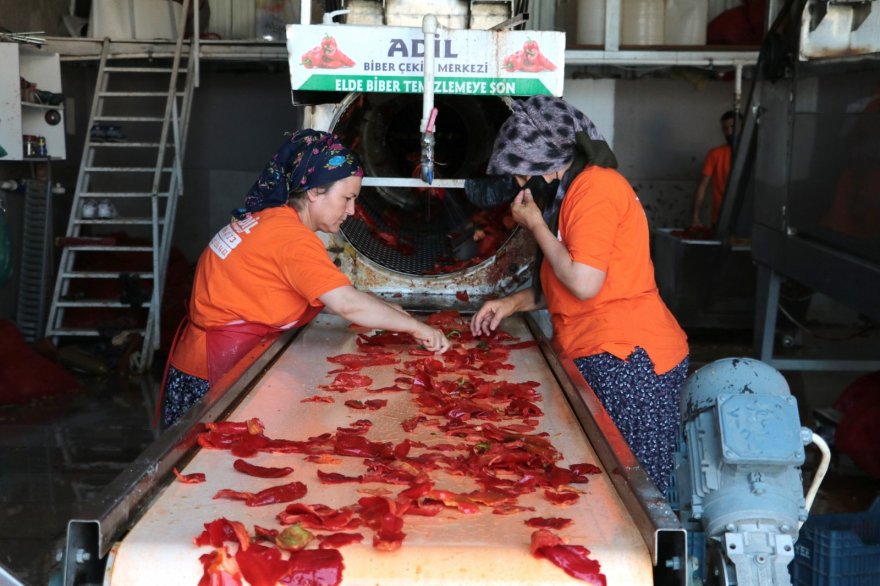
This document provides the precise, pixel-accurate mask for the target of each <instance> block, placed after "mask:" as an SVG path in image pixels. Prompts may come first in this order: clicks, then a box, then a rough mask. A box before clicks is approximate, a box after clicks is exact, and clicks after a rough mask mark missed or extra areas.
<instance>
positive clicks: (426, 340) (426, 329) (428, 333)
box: [412, 322, 450, 354]
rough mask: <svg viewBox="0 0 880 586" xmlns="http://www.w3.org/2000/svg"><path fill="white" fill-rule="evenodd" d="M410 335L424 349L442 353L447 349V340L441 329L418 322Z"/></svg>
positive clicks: (448, 344)
mask: <svg viewBox="0 0 880 586" xmlns="http://www.w3.org/2000/svg"><path fill="white" fill-rule="evenodd" d="M412 336H413V337H414V338H415V339H416V341H417V342H418V343H419V344H421V345H422V346H424V347H425V349H426V350H430V351H431V352H436V353H438V354H443V353H444V352H446V351H447V350H449V346H450V343H449V340H448V339H447V338H446V334H444V333H443V332H442V331H440V330H438V329H436V328H432V327H431V326H429V325H427V324H424V323H421V322H419V327H418V328H416V331H414V332H412Z"/></svg>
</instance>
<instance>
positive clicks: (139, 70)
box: [104, 66, 174, 73]
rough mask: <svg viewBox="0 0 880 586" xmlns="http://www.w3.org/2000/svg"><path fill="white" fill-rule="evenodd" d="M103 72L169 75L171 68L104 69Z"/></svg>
mask: <svg viewBox="0 0 880 586" xmlns="http://www.w3.org/2000/svg"><path fill="white" fill-rule="evenodd" d="M104 71H105V72H110V73H171V72H172V71H174V69H173V68H171V67H112V66H111V67H105V68H104Z"/></svg>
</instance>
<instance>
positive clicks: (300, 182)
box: [232, 128, 364, 218]
mask: <svg viewBox="0 0 880 586" xmlns="http://www.w3.org/2000/svg"><path fill="white" fill-rule="evenodd" d="M363 176H364V170H363V167H361V163H360V160H358V158H357V155H355V154H354V152H352V151H351V150H350V149H349V148H348V147H346V146H344V145H343V144H342V143H340V142H339V139H338V138H337V136H336V135H335V134H330V133H327V132H320V131H317V130H312V129H310V128H306V129H304V130H299V131H297V132H294V133H293V134H292V135H291V136H290V138H289V139H288V140H286V141H285V142H284V144H283V145H281V148H279V149H278V152H276V153H275V155H274V156H273V157H272V160H270V161H269V164H268V165H266V168H265V169H263V172H262V173H260V176H259V178H257V181H256V183H254V184H253V186H252V187H251V188H250V190H248V192H247V195H246V196H245V200H244V207H241V208H237V209H235V210H233V211H232V215H234V216H236V217H238V218H241V217H243V216H244V215H245V214H247V213H249V212H258V211H260V210H263V209H266V208H274V207H278V206H283V205H284V204H286V203H287V200H288V199H289V197H290V194H291V193H296V192H298V191H306V190H308V189H311V188H313V187H321V186H323V185H329V184H330V183H334V182H336V181H339V180H341V179H345V178H347V177H363Z"/></svg>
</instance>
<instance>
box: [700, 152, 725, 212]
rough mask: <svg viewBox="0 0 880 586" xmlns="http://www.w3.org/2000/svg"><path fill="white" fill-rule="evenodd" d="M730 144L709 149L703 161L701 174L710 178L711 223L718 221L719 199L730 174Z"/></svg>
mask: <svg viewBox="0 0 880 586" xmlns="http://www.w3.org/2000/svg"><path fill="white" fill-rule="evenodd" d="M730 153H731V150H730V145H727V144H724V145H721V146H719V147H715V148H714V149H711V150H710V151H709V152H708V153H707V154H706V161H705V162H704V163H703V175H704V176H706V177H711V178H712V223H713V224H715V223H716V222H718V216H719V215H720V214H721V201H722V200H723V199H724V190H726V189H727V177H728V176H729V175H730Z"/></svg>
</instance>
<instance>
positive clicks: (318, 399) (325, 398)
mask: <svg viewBox="0 0 880 586" xmlns="http://www.w3.org/2000/svg"><path fill="white" fill-rule="evenodd" d="M335 402H336V399H334V398H333V397H331V396H330V395H313V396H311V397H307V398H305V399H302V400H301V401H300V403H335Z"/></svg>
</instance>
